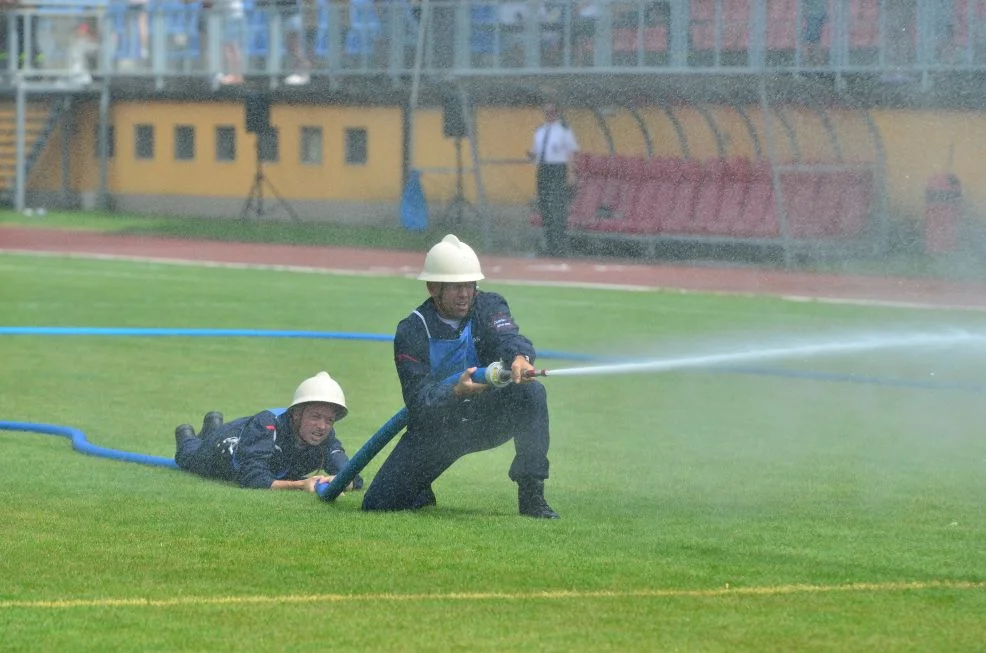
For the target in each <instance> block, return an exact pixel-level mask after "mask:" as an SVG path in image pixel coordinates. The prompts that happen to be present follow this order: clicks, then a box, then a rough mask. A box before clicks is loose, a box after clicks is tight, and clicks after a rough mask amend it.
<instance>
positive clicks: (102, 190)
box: [96, 80, 110, 211]
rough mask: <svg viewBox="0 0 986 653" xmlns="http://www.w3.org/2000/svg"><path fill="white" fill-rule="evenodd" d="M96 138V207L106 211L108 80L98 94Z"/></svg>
mask: <svg viewBox="0 0 986 653" xmlns="http://www.w3.org/2000/svg"><path fill="white" fill-rule="evenodd" d="M96 138H97V141H98V146H99V192H98V197H97V198H96V206H97V207H99V209H100V210H101V211H107V210H109V208H110V192H109V179H110V164H109V159H110V84H109V81H108V80H103V87H102V89H101V90H100V92H99V133H98V135H97V137H96Z"/></svg>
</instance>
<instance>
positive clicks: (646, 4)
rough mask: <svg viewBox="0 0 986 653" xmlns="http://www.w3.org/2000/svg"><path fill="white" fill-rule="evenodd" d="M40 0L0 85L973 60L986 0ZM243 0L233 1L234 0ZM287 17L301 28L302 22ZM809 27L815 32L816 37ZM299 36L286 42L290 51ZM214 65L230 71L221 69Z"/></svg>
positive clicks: (906, 67)
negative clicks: (264, 2)
mask: <svg viewBox="0 0 986 653" xmlns="http://www.w3.org/2000/svg"><path fill="white" fill-rule="evenodd" d="M423 2H425V3H427V5H428V7H429V10H428V12H427V15H428V16H429V17H430V19H429V20H428V25H427V27H426V34H425V37H426V38H424V39H423V40H422V41H421V42H422V43H423V44H424V50H423V52H422V53H421V56H420V57H416V56H415V55H416V52H415V50H416V44H417V42H418V39H417V35H418V30H419V29H420V28H421V26H420V17H421V15H422V14H421V2H415V3H414V4H411V3H409V2H407V1H405V0H390V1H384V0H380V1H377V2H372V1H371V0H350V1H349V2H345V1H341V2H339V1H329V0H312V1H311V2H303V3H302V5H301V9H300V11H299V12H298V17H295V16H294V15H291V14H290V13H288V14H285V13H281V12H278V11H276V10H275V11H272V10H270V9H269V8H267V7H266V6H259V3H257V2H255V0H245V1H244V2H242V3H239V2H234V3H227V2H223V3H222V5H221V6H222V7H225V8H220V3H219V2H216V3H214V4H213V5H212V8H205V7H204V6H203V5H202V3H201V2H199V1H187V2H186V1H183V0H149V1H148V3H147V4H146V5H135V4H131V3H129V2H126V1H120V0H37V1H35V2H32V3H30V4H22V5H20V7H19V8H17V9H11V10H5V11H3V12H2V19H3V20H2V24H0V30H2V33H3V35H4V36H5V44H4V45H5V52H6V64H5V66H4V71H5V73H6V75H5V76H6V78H7V81H8V83H10V81H11V80H16V79H59V80H62V81H69V82H75V83H79V84H82V85H84V84H87V83H88V80H89V79H90V76H95V77H127V78H151V79H154V80H155V81H156V82H157V83H158V84H159V85H163V84H165V83H167V82H168V81H169V80H172V79H174V78H189V77H191V78H201V79H203V80H208V81H212V80H216V81H219V80H220V79H222V81H228V80H229V79H233V80H234V81H235V80H236V79H237V77H238V76H239V75H240V74H242V75H244V76H253V77H255V76H261V77H267V78H269V79H270V81H271V83H272V84H277V83H279V81H280V80H282V79H283V78H285V77H287V76H289V75H291V74H292V73H300V74H301V75H302V78H301V80H300V81H301V82H302V83H304V82H306V81H308V80H307V78H306V76H307V75H309V74H310V75H314V76H315V77H324V78H327V79H329V80H331V81H332V82H333V83H341V82H342V81H344V80H345V79H346V78H349V77H366V76H371V75H388V76H390V77H391V78H393V79H394V80H395V82H397V83H400V80H402V79H403V78H404V77H405V76H407V75H410V74H412V72H414V67H415V64H416V62H418V63H420V70H419V71H418V72H420V73H421V74H423V75H438V76H455V77H464V76H501V77H503V76H506V77H509V76H521V75H523V76H531V75H535V76H536V75H549V74H550V75H557V74H560V73H562V74H589V75H591V74H596V75H623V74H668V75H674V74H682V73H687V74H699V73H714V74H743V73H760V72H762V71H764V70H770V71H776V72H791V73H799V72H806V71H822V72H828V73H834V74H837V75H851V74H874V75H878V76H882V77H884V78H886V79H887V80H888V81H895V80H897V79H901V80H902V81H903V79H909V78H911V79H918V78H922V77H923V78H926V77H927V75H929V74H935V73H941V72H953V71H955V72H957V71H984V70H986V2H983V1H982V0H968V1H966V2H955V3H952V2H940V1H939V0H914V1H913V2H902V1H900V0H879V1H878V0H830V2H829V4H828V8H827V11H826V12H825V16H824V18H819V17H813V16H812V15H811V14H810V11H809V10H810V5H811V4H814V3H810V2H809V0H800V1H799V2H797V1H794V0H790V1H789V0H692V1H691V2H685V1H674V0H672V1H670V2H660V1H654V0H595V1H590V2H585V1H582V0H520V1H506V0H504V1H499V2H498V1H478V0H472V1H455V0H434V1H429V0H423ZM240 4H242V9H240V8H239V5H240ZM299 25H300V31H299ZM816 37H817V38H816ZM295 44H298V47H295ZM224 75H231V77H229V78H225V79H223V76H224Z"/></svg>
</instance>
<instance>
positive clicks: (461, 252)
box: [363, 235, 558, 519]
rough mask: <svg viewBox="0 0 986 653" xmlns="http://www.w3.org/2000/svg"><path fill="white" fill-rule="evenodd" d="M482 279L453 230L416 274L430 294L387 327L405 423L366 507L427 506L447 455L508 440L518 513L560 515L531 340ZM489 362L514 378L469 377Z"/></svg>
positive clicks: (472, 255)
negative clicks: (498, 384)
mask: <svg viewBox="0 0 986 653" xmlns="http://www.w3.org/2000/svg"><path fill="white" fill-rule="evenodd" d="M483 278H484V277H483V271H482V268H481V266H480V264H479V258H478V257H477V256H476V252H474V251H473V250H472V248H471V247H469V245H467V244H465V243H463V242H462V241H460V240H459V239H458V238H457V237H455V236H453V235H448V236H445V238H443V239H442V241H441V242H439V243H438V244H436V245H435V246H434V247H432V248H431V250H430V251H429V252H428V255H427V257H426V258H425V264H424V271H423V272H422V273H421V274H420V276H419V277H418V279H420V280H422V281H424V282H425V283H426V286H427V289H428V295H429V297H428V299H427V300H426V301H425V302H424V303H423V304H421V305H420V306H418V307H417V309H415V310H414V311H413V312H412V313H411V314H410V315H408V316H407V317H406V318H404V319H403V320H401V322H400V323H399V324H398V325H397V332H396V335H395V336H394V361H395V364H396V365H397V375H398V377H399V378H400V382H401V390H402V392H403V394H404V403H405V404H406V406H407V408H408V426H407V432H406V433H405V434H404V436H403V437H402V438H401V439H400V441H399V442H398V443H397V445H396V446H395V447H394V450H393V451H392V452H391V454H390V456H389V457H388V458H387V460H386V461H384V463H383V465H382V466H381V468H380V471H378V472H377V474H376V476H375V477H374V479H373V482H372V483H371V484H370V487H369V489H368V490H367V492H366V496H365V497H364V498H363V509H364V510H407V509H415V508H422V507H425V506H429V505H434V504H435V503H436V499H435V494H434V492H433V491H432V487H431V485H432V483H433V482H434V481H435V479H437V478H438V477H439V476H440V475H441V474H442V473H443V472H444V471H445V470H446V469H448V468H449V467H450V466H451V465H452V463H454V462H455V461H456V460H458V459H459V458H461V457H462V456H464V455H466V454H468V453H473V452H476V451H483V450H487V449H493V448H494V447H498V446H500V445H502V444H505V443H506V442H507V441H509V440H511V439H512V440H513V441H514V447H515V450H516V455H515V456H514V460H513V463H512V464H511V466H510V470H509V476H510V478H511V480H513V481H514V482H516V483H517V485H518V507H519V511H520V513H521V514H522V515H527V516H529V517H537V518H544V519H557V518H558V515H557V513H555V511H554V510H552V509H551V506H549V505H548V503H547V502H546V501H545V498H544V480H545V479H546V478H547V477H548V439H549V438H548V404H547V394H546V392H545V389H544V386H543V385H541V384H540V383H538V382H536V381H534V380H533V379H531V378H528V377H526V376H525V374H524V373H525V372H526V371H528V370H533V369H534V365H533V364H532V363H533V361H534V357H535V351H534V346H533V345H532V344H531V341H530V340H528V339H527V338H525V337H524V336H522V335H521V334H520V329H519V328H518V327H517V323H516V322H514V318H513V316H512V315H511V314H510V307H509V306H508V305H507V301H506V300H505V299H504V298H503V297H502V296H500V295H498V294H497V293H493V292H481V291H479V290H478V288H477V285H476V284H477V282H478V281H480V280H482V279H483ZM494 361H501V362H503V364H504V367H506V368H509V369H510V372H511V377H512V380H513V381H514V382H513V383H511V384H509V385H507V386H506V387H504V388H497V389H494V388H492V387H491V386H488V385H486V384H483V383H476V382H474V381H473V380H472V378H471V376H470V375H471V373H472V372H473V371H475V370H476V368H477V367H480V366H483V367H485V366H488V365H489V364H490V363H493V362H494ZM449 379H453V380H452V381H449Z"/></svg>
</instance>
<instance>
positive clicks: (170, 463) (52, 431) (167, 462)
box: [0, 421, 178, 469]
mask: <svg viewBox="0 0 986 653" xmlns="http://www.w3.org/2000/svg"><path fill="white" fill-rule="evenodd" d="M0 430H3V431H26V432H28V433H45V434H47V435H60V436H62V437H63V438H68V439H70V440H71V441H72V448H73V449H75V450H76V451H78V452H79V453H84V454H86V455H87V456H98V457H100V458H110V459H112V460H122V461H124V462H128V463H140V464H141V465H154V466H156V467H170V468H171V469H178V465H176V464H175V461H174V460H173V459H172V458H163V457H161V456H149V455H147V454H142V453H131V452H129V451H120V450H118V449H108V448H106V447H97V446H96V445H94V444H92V443H90V442H89V441H88V440H86V435H85V433H83V432H82V431H80V430H79V429H74V428H72V427H71V426H58V425H56V424H33V423H30V422H4V421H0Z"/></svg>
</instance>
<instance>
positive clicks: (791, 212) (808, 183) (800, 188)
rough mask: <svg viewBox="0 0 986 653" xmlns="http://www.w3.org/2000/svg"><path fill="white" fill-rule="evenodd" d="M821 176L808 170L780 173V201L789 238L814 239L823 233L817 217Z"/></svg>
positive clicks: (822, 227) (823, 230)
mask: <svg viewBox="0 0 986 653" xmlns="http://www.w3.org/2000/svg"><path fill="white" fill-rule="evenodd" d="M820 180H821V175H820V174H819V173H817V172H812V171H809V170H785V171H782V172H781V200H782V202H783V205H784V209H785V210H784V216H785V218H786V219H787V234H788V236H790V237H791V238H795V239H798V238H815V237H818V236H821V235H824V233H825V227H824V224H823V222H822V218H821V217H820V215H819V206H818V204H817V201H818V189H819V182H820Z"/></svg>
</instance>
